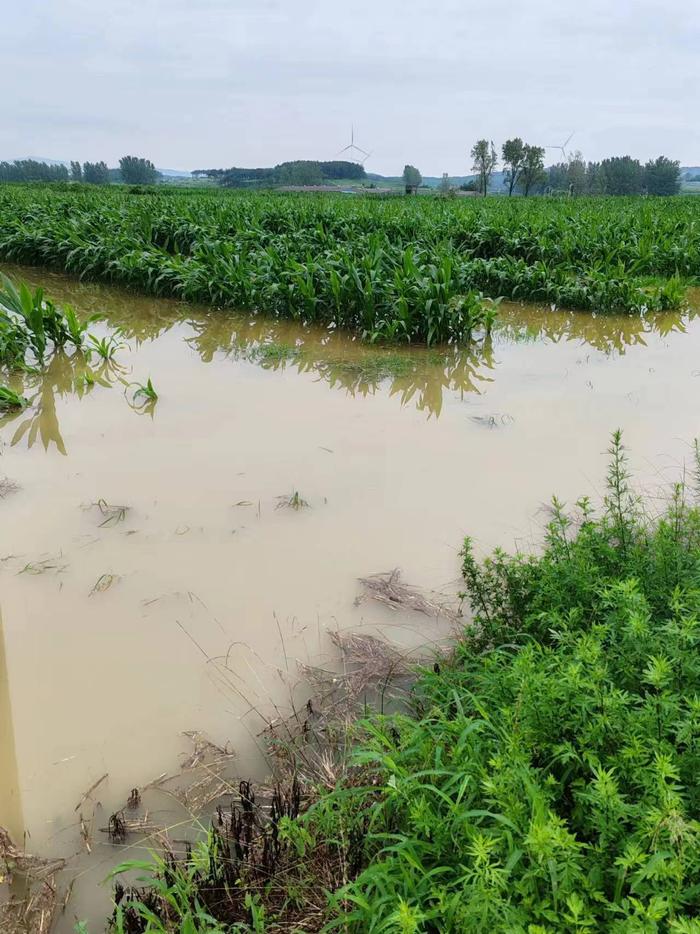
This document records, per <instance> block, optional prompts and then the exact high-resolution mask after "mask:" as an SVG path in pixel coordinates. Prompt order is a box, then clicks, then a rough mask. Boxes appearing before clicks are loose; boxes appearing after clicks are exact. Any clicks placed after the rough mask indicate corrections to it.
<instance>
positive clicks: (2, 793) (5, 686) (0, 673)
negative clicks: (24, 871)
mask: <svg viewBox="0 0 700 934" xmlns="http://www.w3.org/2000/svg"><path fill="white" fill-rule="evenodd" d="M0 827H4V828H5V829H6V830H7V831H8V832H9V834H10V836H11V837H12V839H13V840H14V841H15V842H18V843H21V842H22V838H23V835H24V822H23V818H22V800H21V797H20V790H19V778H18V773H17V756H16V753H15V734H14V724H13V720H12V705H11V702H10V684H9V674H8V666H7V659H6V657H5V633H4V629H3V624H2V610H1V609H0Z"/></svg>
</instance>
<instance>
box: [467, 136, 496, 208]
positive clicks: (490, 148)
mask: <svg viewBox="0 0 700 934" xmlns="http://www.w3.org/2000/svg"><path fill="white" fill-rule="evenodd" d="M471 157H472V169H473V170H474V171H475V172H476V174H477V176H478V181H479V191H480V192H481V194H482V195H486V192H487V191H488V190H489V182H490V181H491V176H492V174H493V170H494V169H495V168H496V164H497V162H498V156H497V155H496V149H495V147H494V145H493V141H491V142H489V141H488V140H487V139H479V140H477V141H476V142H475V143H474V145H473V146H472V150H471Z"/></svg>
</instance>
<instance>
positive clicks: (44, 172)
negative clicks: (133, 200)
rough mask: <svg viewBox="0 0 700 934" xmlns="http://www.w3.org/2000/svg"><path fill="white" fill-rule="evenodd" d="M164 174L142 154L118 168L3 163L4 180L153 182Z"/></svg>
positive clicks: (1, 177)
mask: <svg viewBox="0 0 700 934" xmlns="http://www.w3.org/2000/svg"><path fill="white" fill-rule="evenodd" d="M159 178H160V173H159V172H158V170H157V169H156V167H155V166H154V165H153V163H152V162H151V160H150V159H144V158H142V157H140V156H122V158H121V159H120V160H119V168H118V169H110V168H109V167H108V165H107V163H106V162H82V163H81V162H71V164H70V169H69V168H68V166H66V165H63V164H58V165H51V164H50V163H47V162H39V161H37V160H36V159H15V161H14V162H0V182H69V181H71V182H85V183H87V184H89V185H109V184H110V183H111V182H123V183H124V184H126V185H153V184H155V183H156V182H157V181H158V179H159Z"/></svg>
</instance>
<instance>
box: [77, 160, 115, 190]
mask: <svg viewBox="0 0 700 934" xmlns="http://www.w3.org/2000/svg"><path fill="white" fill-rule="evenodd" d="M83 181H85V182H88V184H90V185H109V168H108V167H107V163H106V162H84V163H83Z"/></svg>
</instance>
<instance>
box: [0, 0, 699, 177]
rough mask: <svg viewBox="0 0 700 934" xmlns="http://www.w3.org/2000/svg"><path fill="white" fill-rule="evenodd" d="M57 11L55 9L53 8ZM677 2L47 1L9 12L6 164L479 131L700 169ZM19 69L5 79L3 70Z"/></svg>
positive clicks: (243, 153)
mask: <svg viewBox="0 0 700 934" xmlns="http://www.w3.org/2000/svg"><path fill="white" fill-rule="evenodd" d="M47 7H49V8H48V9H47ZM689 10H690V7H689V6H688V4H687V3H681V2H679V0H667V2H666V3H665V4H664V5H663V6H662V5H661V4H659V3H658V2H656V0H654V2H650V0H617V2H615V3H611V2H609V0H605V2H603V0H589V2H588V3H586V4H582V3H580V2H576V3H574V2H572V0H561V2H558V3H554V2H551V0H531V2H530V3H527V4H526V3H523V2H519V0H502V2H500V3H498V4H491V5H486V4H478V3H475V2H473V0H354V2H353V3H352V4H347V3H346V4H343V5H342V6H341V5H340V4H338V3H337V2H334V0H199V2H197V3H196V4H193V3H191V2H189V0H171V2H165V0H138V2H137V0H113V2H110V3H106V2H104V0H92V2H88V0H63V2H62V3H60V4H51V5H48V4H46V3H45V2H42V0H26V2H24V3H23V4H21V5H20V4H12V9H10V10H7V11H5V13H4V16H3V33H2V39H1V40H0V42H1V43H2V60H3V65H4V72H5V75H6V76H7V75H11V76H13V77H12V78H11V79H9V80H10V81H11V83H12V91H13V93H12V94H11V95H7V96H6V98H5V100H4V101H3V104H4V107H3V111H4V113H3V121H2V125H0V157H2V158H13V157H15V156H18V155H25V154H28V153H41V154H45V155H47V156H48V155H51V156H54V157H55V158H80V159H100V158H104V159H106V160H107V161H108V162H110V163H111V164H114V163H115V162H116V160H117V159H118V158H119V156H120V155H122V154H123V153H124V152H135V153H141V154H144V155H147V156H149V157H150V158H152V159H153V160H154V161H155V162H157V163H158V164H161V165H169V166H173V165H175V166H181V167H186V168H193V167H200V166H212V165H231V164H236V165H266V164H272V163H275V162H279V161H282V160H284V159H291V158H331V157H332V156H333V155H335V153H336V152H337V151H338V150H339V149H340V148H341V146H342V145H343V144H344V143H345V141H346V137H347V136H348V133H349V126H350V123H351V122H354V123H355V125H356V127H357V134H358V141H359V142H360V144H361V145H362V146H363V148H366V149H370V150H372V151H373V156H372V159H371V160H370V162H369V163H368V168H373V169H375V170H376V171H380V172H386V173H393V172H399V171H400V170H401V168H402V167H403V164H404V163H405V162H407V161H410V162H413V163H414V164H416V165H418V166H419V167H420V168H421V170H422V171H423V172H424V174H438V173H440V172H442V171H449V172H450V173H455V174H456V173H462V172H465V171H467V170H468V164H469V159H468V156H467V152H468V149H469V148H470V146H471V144H472V142H473V141H474V139H476V138H477V137H479V136H487V137H493V139H494V140H495V141H496V142H497V143H499V142H501V141H502V140H503V139H505V138H507V137H508V136H512V135H516V134H517V135H520V136H522V137H523V138H525V139H527V140H529V141H532V142H537V143H552V142H557V141H558V140H562V139H564V138H566V136H568V134H569V133H570V132H571V131H572V130H575V131H576V135H575V137H574V140H573V141H572V145H575V146H576V148H579V149H581V150H582V152H583V154H584V156H586V157H588V158H601V157H603V156H605V155H609V154H618V153H627V152H629V153H631V154H632V155H636V156H639V157H640V158H642V159H646V158H649V157H650V156H653V155H657V154H658V153H660V152H665V153H666V154H668V155H669V156H671V157H673V158H678V159H681V161H683V162H684V163H693V164H695V163H697V162H700V130H698V129H697V128H696V122H695V121H691V113H690V110H691V108H690V103H691V101H692V100H693V99H694V94H695V91H696V88H697V86H698V79H699V78H700V58H699V57H698V56H697V54H696V51H697V49H698V45H699V43H700V29H699V27H698V25H696V24H695V23H693V22H691V17H690V13H689ZM7 81H8V78H7V77H6V82H7Z"/></svg>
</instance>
